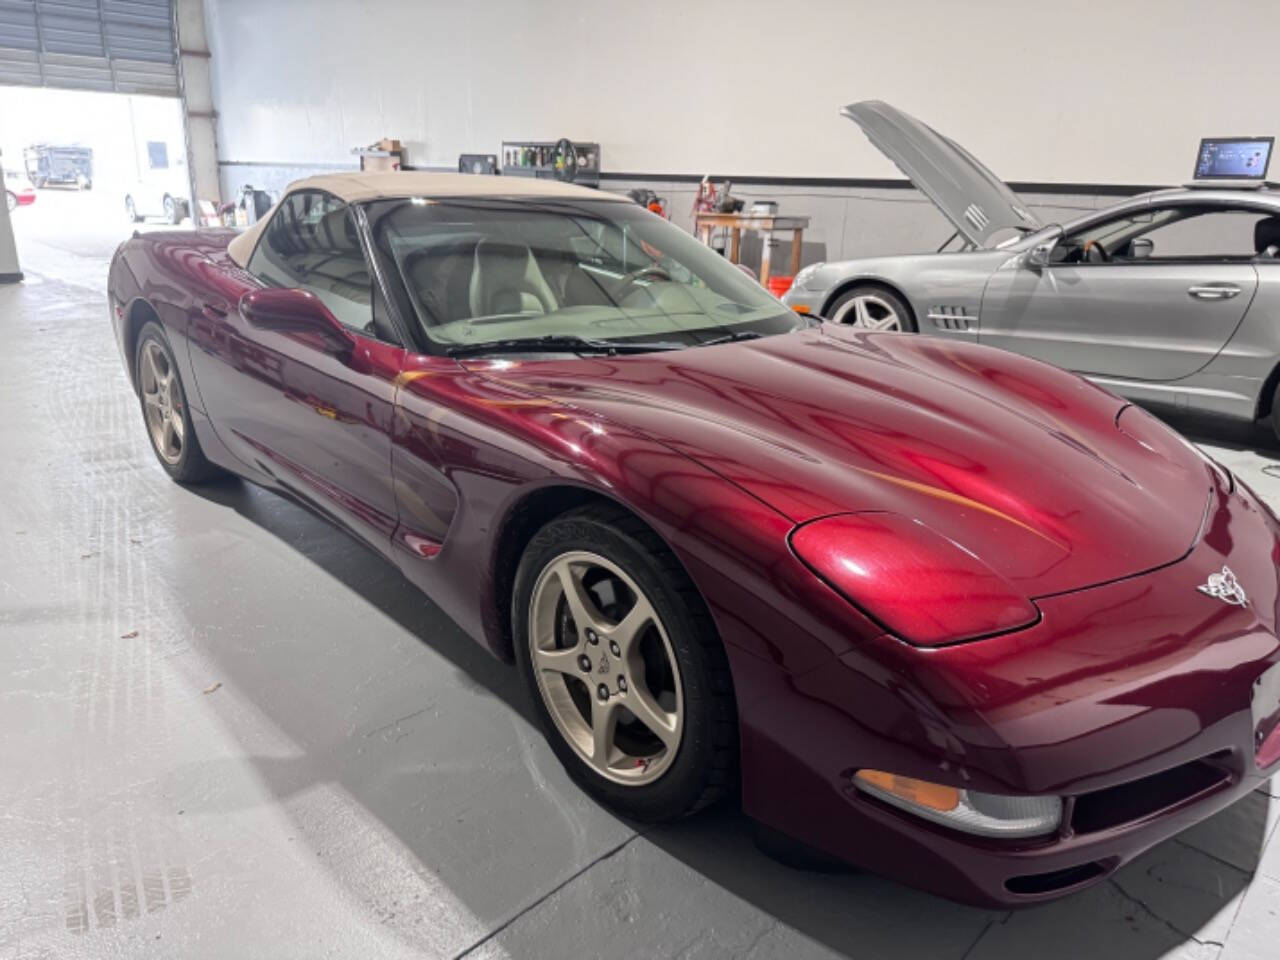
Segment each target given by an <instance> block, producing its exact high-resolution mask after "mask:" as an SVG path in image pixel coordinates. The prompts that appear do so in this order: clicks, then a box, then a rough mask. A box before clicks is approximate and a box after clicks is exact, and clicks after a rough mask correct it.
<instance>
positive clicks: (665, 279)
mask: <svg viewBox="0 0 1280 960" xmlns="http://www.w3.org/2000/svg"><path fill="white" fill-rule="evenodd" d="M368 213H369V220H370V223H371V224H372V231H373V237H374V242H375V245H376V246H377V247H378V249H379V250H380V251H381V254H382V256H383V257H384V258H386V259H388V260H390V261H391V262H392V263H393V264H394V268H395V272H396V274H397V275H398V277H399V279H400V280H401V281H402V283H403V293H404V296H405V298H406V299H407V301H408V303H409V306H410V311H411V312H412V313H413V314H414V316H416V318H417V320H418V322H419V324H420V325H421V327H422V330H423V332H424V333H425V334H426V336H427V337H428V338H429V339H430V340H431V341H432V342H434V343H435V344H437V345H438V346H439V347H441V348H442V349H445V350H449V349H457V348H466V349H467V350H468V351H469V352H470V351H471V350H472V349H473V348H474V349H476V350H477V352H479V350H478V348H481V347H482V346H483V345H484V344H486V343H494V344H495V345H496V344H499V343H506V344H507V345H508V346H509V345H510V344H509V341H512V340H530V341H533V340H545V341H546V343H547V344H548V345H554V343H555V341H556V338H581V340H583V341H590V342H592V343H596V344H599V343H601V342H605V343H610V342H612V343H627V342H630V343H632V344H643V343H645V342H649V341H651V342H653V343H654V344H655V346H657V345H661V346H663V347H666V348H671V347H673V346H689V345H694V344H698V343H703V342H706V341H708V340H712V339H718V338H721V337H724V336H726V335H728V334H733V333H739V334H743V335H748V334H752V333H754V334H759V335H768V334H771V333H781V332H784V331H786V330H792V329H795V328H796V327H797V326H798V325H802V324H803V321H802V320H801V319H800V318H799V317H797V316H796V315H795V314H793V313H791V312H790V311H789V310H787V309H786V308H785V307H784V306H782V304H781V303H779V302H778V301H777V300H776V299H774V298H773V297H772V296H770V295H769V294H768V293H766V292H765V290H764V289H763V288H762V287H761V286H760V285H759V284H758V283H756V282H755V281H754V280H753V279H751V277H749V276H747V275H746V274H745V273H743V272H742V271H741V270H739V269H737V268H736V267H734V266H732V265H731V264H729V263H728V262H727V261H726V260H725V259H724V258H723V257H721V256H719V255H718V254H716V253H715V252H714V251H712V250H711V249H710V248H708V247H706V246H704V245H703V244H701V243H699V242H698V241H697V240H695V239H694V238H693V237H691V236H690V235H689V234H687V233H685V232H684V231H683V230H681V229H679V228H678V227H675V226H673V225H672V224H670V223H668V222H667V221H665V220H663V219H662V218H660V217H658V216H655V215H654V214H652V213H649V212H648V211H646V210H644V209H642V208H641V207H639V206H637V205H634V204H630V203H622V202H618V201H613V200H592V199H586V200H577V199H569V200H562V199H559V198H557V199H554V200H547V199H537V200H516V199H499V198H470V197H468V198H460V199H452V200H427V199H422V198H415V199H410V200H385V201H379V202H377V203H374V204H371V205H370V207H369V208H368Z"/></svg>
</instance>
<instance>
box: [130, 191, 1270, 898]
mask: <svg viewBox="0 0 1280 960" xmlns="http://www.w3.org/2000/svg"><path fill="white" fill-rule="evenodd" d="M233 237H234V234H232V233H231V232H229V231H199V232H182V233H179V232H165V233H154V234H148V235H146V236H139V237H135V238H134V239H132V240H130V241H128V242H127V243H126V244H124V245H123V246H122V247H121V249H120V250H119V251H118V252H117V254H116V257H115V258H114V260H113V262H112V266H111V273H110V280H109V283H110V291H109V296H110V304H111V311H112V319H113V322H114V324H115V328H116V333H117V336H118V339H119V343H120V347H121V351H122V354H123V357H124V360H125V364H126V367H127V369H128V373H129V377H130V381H131V383H132V384H133V385H134V387H135V389H136V390H137V392H138V395H139V399H140V405H141V408H142V413H143V417H144V422H145V424H146V426H147V429H148V433H149V436H150V437H151V441H152V445H153V447H154V448H155V451H156V454H157V457H158V459H159V460H160V463H161V465H162V466H163V467H164V469H165V470H167V471H168V472H169V473H170V475H172V476H173V477H174V478H175V479H176V480H179V481H180V482H198V481H202V480H206V479H209V478H211V477H214V476H217V475H218V474H221V473H227V472H229V473H234V474H237V475H240V476H242V477H246V478H248V479H250V480H253V481H254V482H257V483H261V484H263V485H265V486H268V487H271V488H274V489H277V490H280V491H281V492H284V493H286V494H288V495H290V496H292V497H294V498H296V499H298V500H301V501H303V502H305V503H306V504H308V505H309V506H311V507H312V508H313V509H314V510H316V511H317V512H319V513H321V514H322V515H323V516H325V517H327V518H328V519H330V520H331V521H332V522H334V523H336V524H338V525H340V526H341V527H343V528H345V529H346V530H348V531H350V532H351V533H352V534H353V535H354V536H356V537H358V538H360V539H362V540H364V541H365V542H367V543H369V544H370V545H372V546H373V547H374V548H375V549H377V550H379V551H381V552H382V553H383V554H385V555H386V556H388V557H389V558H391V559H392V561H393V562H395V563H396V564H397V565H398V567H399V568H400V570H402V571H403V573H404V575H405V576H406V577H408V578H409V579H410V580H411V581H412V582H414V583H415V584H417V585H418V586H419V587H420V588H422V589H423V590H424V591H425V592H426V593H427V594H429V595H430V596H431V597H432V599H433V600H435V602H436V603H437V604H438V605H439V606H440V607H441V608H442V609H443V610H444V611H445V612H446V613H447V614H448V615H449V616H451V617H452V618H453V619H454V620H456V621H457V622H458V623H459V624H460V625H461V626H462V627H463V628H464V629H466V630H467V631H468V632H469V633H470V634H471V635H472V636H474V637H475V638H476V640H477V641H479V642H480V643H482V644H484V645H485V646H486V647H487V648H488V649H489V650H490V651H492V652H493V654H494V655H495V656H498V657H501V658H504V659H507V660H513V661H515V662H516V664H517V666H518V669H520V671H521V672H522V675H523V676H524V679H525V681H526V683H527V686H528V688H529V691H530V694H531V696H532V698H533V701H534V704H535V706H536V709H537V712H538V715H539V717H540V719H541V721H542V725H543V727H544V730H545V732H546V734H547V736H548V739H549V741H550V743H551V745H552V747H553V749H554V750H555V751H556V753H557V755H558V756H559V758H560V759H561V760H562V762H563V763H564V764H565V766H566V768H567V769H568V770H569V772H570V773H571V774H572V775H573V776H574V777H575V778H576V779H577V780H578V782H579V783H581V784H582V785H583V786H584V788H585V789H587V790H588V791H590V792H591V793H592V794H593V795H595V796H596V797H598V798H600V799H601V800H603V801H605V802H607V803H609V804H611V805H613V806H614V807H616V808H617V809H619V810H621V811H623V812H625V813H627V814H628V815H631V816H634V817H638V818H641V819H651V820H661V819H670V818H673V817H678V816H682V815H685V814H688V813H691V812H693V811H695V810H697V809H699V808H701V807H703V806H705V805H707V804H708V803H711V802H713V801H715V800H718V799H720V798H722V797H725V796H728V795H734V794H736V793H737V792H738V790H739V789H740V791H741V802H742V804H743V806H744V807H745V810H746V812H747V813H748V814H749V815H750V816H751V817H753V818H755V819H756V820H757V821H759V822H760V823H762V824H764V825H765V826H767V827H768V828H771V829H772V830H774V831H778V832H780V833H782V834H785V835H787V836H789V837H791V838H794V839H796V840H799V841H801V842H803V843H804V844H807V845H809V846H811V847H815V848H818V849H820V850H822V851H825V852H826V853H829V854H832V855H834V856H836V857H839V858H841V859H844V860H847V861H849V862H852V863H855V864H859V865H861V866H864V867H867V868H870V869H873V870H877V871H879V872H882V873H885V874H888V875H891V876H894V877H897V878H899V879H901V880H904V881H906V882H908V883H912V884H915V885H917V886H920V887H924V888H927V889H929V890H932V891H935V892H937V893H940V894H943V895H945V896H949V897H953V898H958V899H963V900H967V901H971V902H976V903H984V904H1002V905H1016V904H1026V903H1032V902H1036V901H1038V900H1043V899H1047V898H1051V897H1055V896H1059V895H1061V894H1063V893H1066V892H1069V891H1073V890H1077V889H1080V888H1081V887H1083V886H1085V885H1088V884H1090V883H1093V882H1097V881H1098V880H1100V879H1101V878H1104V877H1106V876H1108V875H1109V874H1110V873H1112V872H1113V871H1114V870H1115V869H1116V868H1117V867H1119V866H1120V865H1121V864H1123V863H1124V862H1126V861H1128V860H1129V859H1131V858H1133V857H1134V856H1136V855H1137V854H1138V853H1140V852H1141V851H1143V850H1145V849H1147V848H1148V847H1150V846H1151V845H1153V844H1155V843H1157V842H1159V841H1161V840H1163V839H1165V838H1167V837H1170V836H1172V835H1173V834H1175V833H1177V832H1178V831H1180V830H1183V829H1185V828H1186V827H1188V826H1190V825H1191V824H1193V823H1196V822H1198V821H1200V820H1202V819H1204V818H1205V817H1208V816H1209V815H1211V814H1212V813H1214V812H1215V811H1217V810H1219V809H1221V808H1222V807H1224V806H1226V805H1227V804H1230V803H1231V802H1233V801H1234V800H1236V799H1238V798H1240V797H1241V796H1243V795H1244V794H1245V793H1247V792H1249V791H1250V790H1252V789H1254V788H1255V787H1256V786H1257V785H1258V784H1259V782H1260V781H1261V780H1262V779H1263V778H1264V777H1265V776H1266V775H1267V774H1268V773H1269V772H1271V771H1272V770H1274V769H1275V768H1276V767H1277V764H1278V762H1280V642H1278V641H1277V613H1278V607H1280V573H1278V569H1280V526H1278V525H1277V522H1276V519H1275V518H1274V517H1273V516H1272V514H1271V513H1270V511H1269V510H1268V509H1267V508H1266V507H1265V506H1264V505H1263V504H1262V503H1261V502H1260V501H1259V500H1258V499H1257V498H1256V497H1255V496H1254V495H1253V494H1252V493H1251V492H1250V491H1249V490H1248V489H1247V488H1246V487H1245V486H1244V485H1243V484H1241V483H1239V482H1238V481H1236V480H1235V479H1234V478H1233V477H1232V476H1231V474H1230V473H1229V472H1228V471H1226V470H1225V469H1223V468H1222V467H1220V466H1218V465H1217V464H1215V463H1213V462H1212V461H1210V460H1209V459H1208V458H1206V457H1205V456H1203V455H1202V454H1201V453H1199V451H1198V450H1197V449H1196V448H1195V447H1193V446H1192V445H1191V444H1189V443H1187V442H1186V441H1184V440H1183V439H1181V438H1180V437H1179V436H1178V435H1177V434H1176V433H1174V432H1173V431H1172V430H1170V429H1169V428H1167V427H1165V426H1164V425H1163V424H1161V423H1160V422H1159V421H1157V420H1155V419H1154V418H1153V417H1151V416H1149V415H1148V414H1146V413H1145V412H1143V411H1142V410H1140V409H1138V408H1136V407H1134V406H1132V405H1130V404H1127V403H1126V402H1124V401H1122V400H1120V399H1117V398H1116V397H1114V396H1112V395H1111V394H1109V393H1106V392H1105V391H1103V390H1101V389H1099V388H1097V387H1094V386H1091V385H1090V384H1088V383H1086V382H1085V381H1083V380H1081V379H1080V378H1078V377H1076V376H1073V375H1070V374H1067V373H1064V372H1062V371H1060V370H1058V369H1056V368H1054V367H1051V366H1048V365H1045V364H1042V363H1039V362H1037V361H1033V360H1029V359H1025V358H1022V357H1018V356H1015V355H1013V354H1009V353H1005V352H1002V351H996V350H991V349H987V348H982V347H978V346H970V345H964V344H954V343H944V342H941V341H937V340H931V339H928V338H919V337H906V336H899V335H894V334H865V335H858V334H856V333H853V332H851V331H849V330H847V329H845V328H839V327H833V326H830V325H826V324H821V323H817V322H815V321H812V320H809V319H806V318H803V317H800V316H798V315H795V314H792V313H789V312H788V311H787V310H785V308H783V307H782V306H781V305H780V304H779V303H778V302H777V301H776V300H774V299H773V298H771V297H769V296H768V295H767V294H766V293H764V291H762V290H761V289H760V288H759V287H758V286H757V285H755V284H754V283H752V282H751V281H750V280H749V279H748V278H746V277H744V276H743V275H742V274H741V273H740V272H739V271H737V270H736V269H734V268H733V267H732V266H730V265H728V264H727V263H726V262H724V261H723V260H722V259H720V258H719V257H717V256H716V255H715V254H713V253H712V252H711V251H710V250H708V249H707V248H705V247H703V246H701V245H699V244H697V243H696V242H695V241H694V240H693V239H692V238H690V237H689V236H688V235H687V234H685V233H683V231H680V230H679V229H678V228H676V227H674V226H672V225H671V224H669V223H667V222H665V221H663V220H661V219H660V218H658V217H655V216H653V215H652V214H650V213H648V212H646V211H644V210H642V209H640V208H638V207H637V206H635V205H634V204H631V203H629V202H628V201H626V199H625V198H621V197H612V196H610V195H608V194H604V193H597V192H594V191H588V190H582V189H578V188H574V187H571V186H565V185H560V184H548V183H546V182H540V181H512V180H507V179H502V180H495V179H493V178H484V177H466V176H451V175H441V174H414V173H396V174H386V175H366V174H350V175H336V176H327V177H317V178H312V179H310V180H306V181H302V182H300V183H298V184H295V185H294V186H293V187H292V188H291V189H290V191H289V192H288V193H287V194H286V196H285V198H284V200H283V201H282V202H281V203H280V204H278V205H277V207H276V208H274V209H273V211H272V212H271V213H270V214H269V215H268V217H267V218H265V219H264V221H262V222H261V223H260V224H258V225H256V226H255V227H254V228H251V229H250V231H248V232H247V233H245V234H242V235H241V236H239V237H238V238H234V239H233Z"/></svg>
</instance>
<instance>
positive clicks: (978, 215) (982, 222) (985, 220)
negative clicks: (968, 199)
mask: <svg viewBox="0 0 1280 960" xmlns="http://www.w3.org/2000/svg"><path fill="white" fill-rule="evenodd" d="M964 218H965V219H966V220H968V221H969V222H970V223H971V224H973V225H974V226H975V227H977V228H978V229H979V230H985V229H987V224H989V223H990V222H991V218H990V217H988V216H987V215H986V214H985V213H984V212H983V210H982V208H981V207H980V206H978V205H977V204H976V203H971V204H969V207H968V209H967V210H965V212H964Z"/></svg>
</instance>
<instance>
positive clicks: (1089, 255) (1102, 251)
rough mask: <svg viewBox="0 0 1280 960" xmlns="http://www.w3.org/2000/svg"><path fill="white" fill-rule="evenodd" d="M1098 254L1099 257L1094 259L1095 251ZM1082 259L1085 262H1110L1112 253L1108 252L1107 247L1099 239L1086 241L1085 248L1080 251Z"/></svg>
mask: <svg viewBox="0 0 1280 960" xmlns="http://www.w3.org/2000/svg"><path fill="white" fill-rule="evenodd" d="M1095 252H1096V253H1097V254H1098V259H1097V260H1094V259H1093V254H1094V253H1095ZM1080 259H1081V260H1082V261H1083V262H1084V263H1110V262H1111V254H1109V253H1107V248H1106V247H1104V246H1103V245H1102V244H1101V243H1099V242H1098V241H1097V240H1087V241H1085V245H1084V249H1083V250H1081V251H1080Z"/></svg>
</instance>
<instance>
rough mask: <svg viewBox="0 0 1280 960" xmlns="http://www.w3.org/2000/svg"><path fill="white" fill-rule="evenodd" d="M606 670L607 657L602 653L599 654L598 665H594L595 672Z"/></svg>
mask: <svg viewBox="0 0 1280 960" xmlns="http://www.w3.org/2000/svg"><path fill="white" fill-rule="evenodd" d="M608 672H609V658H608V657H607V656H605V655H604V654H603V653H602V654H600V665H599V666H598V667H596V673H608Z"/></svg>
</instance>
